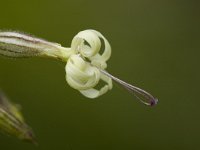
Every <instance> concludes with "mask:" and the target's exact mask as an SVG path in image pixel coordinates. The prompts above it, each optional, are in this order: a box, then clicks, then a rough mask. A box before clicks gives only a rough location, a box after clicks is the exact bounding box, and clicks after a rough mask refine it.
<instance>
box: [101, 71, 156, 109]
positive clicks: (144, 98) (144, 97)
mask: <svg viewBox="0 0 200 150" xmlns="http://www.w3.org/2000/svg"><path fill="white" fill-rule="evenodd" d="M99 70H100V72H101V73H103V74H105V75H106V76H108V77H110V78H111V79H113V80H114V81H115V82H117V83H118V84H119V85H121V86H122V87H124V88H125V89H126V90H128V91H129V92H130V93H132V94H134V96H135V97H136V98H137V99H138V100H140V102H142V103H143V104H145V105H148V106H154V105H156V104H157V103H158V99H157V98H155V97H153V96H152V95H151V94H150V93H148V92H146V91H145V90H143V89H140V88H138V87H136V86H133V85H131V84H129V83H126V82H125V81H122V80H120V79H119V78H117V77H114V76H113V75H111V74H110V73H108V72H107V71H105V70H102V69H99Z"/></svg>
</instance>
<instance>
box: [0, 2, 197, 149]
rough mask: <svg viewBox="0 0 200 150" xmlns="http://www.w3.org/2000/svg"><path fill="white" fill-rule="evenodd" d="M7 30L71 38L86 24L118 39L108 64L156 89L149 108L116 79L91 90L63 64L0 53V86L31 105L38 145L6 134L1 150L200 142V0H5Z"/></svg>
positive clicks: (193, 145)
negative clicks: (105, 89) (72, 83)
mask: <svg viewBox="0 0 200 150" xmlns="http://www.w3.org/2000/svg"><path fill="white" fill-rule="evenodd" d="M0 6H1V7H0V8H1V9H0V18H1V19H0V29H12V30H17V31H24V32H27V33H31V34H33V35H36V36H38V37H42V38H44V39H47V40H49V41H54V42H59V43H61V44H62V45H64V46H70V43H71V40H72V38H73V37H74V35H75V34H77V33H78V32H79V31H81V30H84V29H88V28H89V29H91V28H92V29H96V30H98V31H100V32H101V33H102V34H103V35H104V36H105V37H106V38H107V39H108V40H109V42H110V43H111V45H112V50H113V53H112V57H111V59H110V60H109V62H108V71H109V72H110V73H112V74H114V75H116V76H118V77H120V78H121V79H124V80H125V81H128V82H130V83H133V84H134V85H137V86H139V87H141V88H144V89H146V90H147V91H150V92H151V93H152V94H153V95H155V96H156V97H158V99H159V103H158V105H157V106H156V107H153V108H152V107H147V106H144V105H143V104H141V103H139V102H138V101H137V100H136V98H134V97H133V96H132V95H130V94H129V93H128V92H126V91H125V90H123V89H121V88H120V87H118V86H116V85H115V86H114V88H113V90H112V91H110V92H109V93H107V94H106V95H104V96H102V97H100V98H98V99H95V100H91V99H87V98H85V97H83V96H82V95H81V94H79V93H78V92H77V91H76V90H73V89H72V88H70V87H69V86H68V85H67V83H66V81H65V71H64V67H65V64H63V63H61V62H57V61H54V60H53V61H52V60H49V59H40V58H31V59H19V60H18V59H7V58H4V57H0V87H1V88H2V89H3V90H4V92H5V93H6V94H7V95H8V96H9V97H10V99H11V100H12V101H14V102H16V103H19V104H21V105H22V107H23V114H24V115H25V118H26V121H27V123H28V124H29V125H31V126H32V128H33V129H34V131H35V134H36V136H37V140H38V142H39V146H37V147H35V146H34V145H32V144H28V143H23V142H21V141H19V140H17V139H15V138H13V137H7V136H5V135H0V149H1V150H14V149H15V150H34V149H37V150H56V149H65V150H118V149H119V150H122V149H125V150H132V149H140V150H142V149H159V150H160V149H162V150H165V149H166V150H169V149H170V150H175V149H176V150H188V149H192V150H195V149H200V142H199V141H200V109H199V105H200V98H199V92H200V90H199V83H200V79H199V77H200V70H199V69H198V67H199V65H200V60H199V59H200V57H199V56H200V52H199V50H200V2H199V1H196V0H187V1H186V0H179V1H178V0H154V1H150V0H121V1H118V0H110V1H109V0H107V1H103V0H101V1H95V0H56V1H53V0H51V1H50V0H34V1H26V0H18V1H14V0H12V1H11V0H6V1H1V3H0Z"/></svg>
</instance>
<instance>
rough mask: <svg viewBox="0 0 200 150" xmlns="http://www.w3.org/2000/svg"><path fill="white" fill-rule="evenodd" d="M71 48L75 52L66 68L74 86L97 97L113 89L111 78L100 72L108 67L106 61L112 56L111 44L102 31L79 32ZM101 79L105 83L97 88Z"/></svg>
mask: <svg viewBox="0 0 200 150" xmlns="http://www.w3.org/2000/svg"><path fill="white" fill-rule="evenodd" d="M102 42H103V43H102ZM103 44H104V50H103V53H102V54H100V53H99V52H100V50H101V47H103ZM71 50H72V51H75V53H74V54H73V55H71V56H70V57H69V59H68V61H67V65H66V68H65V70H66V80H67V82H68V84H69V85H70V86H71V87H72V88H74V89H77V90H79V91H80V92H81V93H82V94H83V95H84V96H86V97H88V98H96V97H98V96H100V95H102V94H104V93H106V92H107V91H108V90H110V89H112V80H111V78H109V77H107V76H106V75H104V74H102V73H101V72H100V69H101V70H104V69H106V67H107V64H106V61H107V60H108V59H109V58H110V56H111V46H110V44H109V43H108V41H107V40H106V39H105V37H104V36H103V35H102V34H101V33H99V32H97V31H95V30H85V31H81V32H79V33H78V34H77V35H76V36H75V37H74V38H73V40H72V44H71ZM100 80H102V81H104V82H105V85H104V86H103V87H101V88H100V89H95V88H94V87H95V86H96V85H98V83H99V81H100Z"/></svg>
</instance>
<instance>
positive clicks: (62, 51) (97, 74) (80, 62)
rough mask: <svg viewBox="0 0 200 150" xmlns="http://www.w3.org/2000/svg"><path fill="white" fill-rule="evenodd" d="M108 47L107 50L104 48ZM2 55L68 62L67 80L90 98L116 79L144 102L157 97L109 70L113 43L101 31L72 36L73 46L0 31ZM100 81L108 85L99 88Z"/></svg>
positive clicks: (84, 32)
mask: <svg viewBox="0 0 200 150" xmlns="http://www.w3.org/2000/svg"><path fill="white" fill-rule="evenodd" d="M102 47H104V50H103V53H102V52H101V54H100V50H101V48H102ZM0 54H1V55H4V56H6V57H15V58H23V57H34V56H36V57H47V58H54V59H57V60H60V61H63V62H65V63H66V67H65V71H66V81H67V83H68V84H69V85H70V86H71V87H72V88H74V89H76V90H78V91H79V92H80V93H81V94H83V95H84V96H86V97H88V98H97V97H99V96H101V95H103V94H105V93H106V92H107V91H109V90H111V89H112V86H113V85H112V81H115V82H117V83H119V84H120V85H122V86H123V87H124V88H125V89H127V90H128V91H129V92H131V93H133V94H134V95H135V96H136V97H137V98H138V99H139V100H140V101H141V102H143V103H144V104H146V105H150V106H153V105H155V104H156V103H157V101H158V100H157V99H156V98H155V97H153V96H152V95H151V94H149V93H148V92H146V91H144V90H142V89H140V88H138V87H135V86H133V85H131V84H128V83H126V82H124V81H122V80H120V79H119V78H116V77H114V76H112V75H111V74H109V73H108V72H107V71H106V68H107V61H108V60H109V58H110V56H111V46H110V44H109V42H108V41H107V39H106V38H105V37H104V36H103V35H102V34H101V33H100V32H98V31H95V30H84V31H81V32H79V33H78V34H77V35H75V37H74V38H73V39H72V42H71V47H69V48H66V47H63V46H61V45H60V44H58V43H53V42H48V41H46V40H43V39H39V38H36V37H33V36H30V35H26V34H23V33H19V32H9V31H8V32H6V31H1V32H0ZM100 80H102V81H104V83H105V84H104V86H103V87H101V88H100V89H96V88H95V87H96V86H97V85H98V84H99V82H100Z"/></svg>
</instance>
